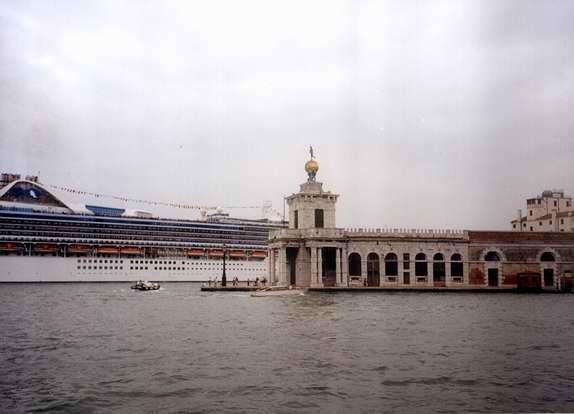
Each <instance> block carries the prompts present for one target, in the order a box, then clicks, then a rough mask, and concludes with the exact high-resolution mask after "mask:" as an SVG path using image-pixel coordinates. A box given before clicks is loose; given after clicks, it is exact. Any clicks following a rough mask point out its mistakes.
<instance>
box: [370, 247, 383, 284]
mask: <svg viewBox="0 0 574 414" xmlns="http://www.w3.org/2000/svg"><path fill="white" fill-rule="evenodd" d="M380 282H381V277H380V265H379V255H378V254H377V253H369V255H368V256H367V285H368V286H379V285H380V284H381V283H380Z"/></svg>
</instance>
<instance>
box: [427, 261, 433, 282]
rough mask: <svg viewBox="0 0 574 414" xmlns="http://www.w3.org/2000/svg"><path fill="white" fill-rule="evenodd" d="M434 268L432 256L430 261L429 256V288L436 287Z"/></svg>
mask: <svg viewBox="0 0 574 414" xmlns="http://www.w3.org/2000/svg"><path fill="white" fill-rule="evenodd" d="M433 266H434V260H432V256H430V259H429V256H427V274H428V276H427V285H429V286H433V285H434V276H433V275H434V273H433V271H434V269H433Z"/></svg>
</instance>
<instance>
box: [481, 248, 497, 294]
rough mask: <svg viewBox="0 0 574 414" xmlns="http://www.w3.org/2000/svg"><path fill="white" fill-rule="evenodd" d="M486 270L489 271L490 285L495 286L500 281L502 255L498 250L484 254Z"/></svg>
mask: <svg viewBox="0 0 574 414" xmlns="http://www.w3.org/2000/svg"><path fill="white" fill-rule="evenodd" d="M484 261H485V262H486V265H485V267H486V271H487V273H488V286H491V287H495V286H498V283H499V280H498V279H499V275H498V273H499V264H500V256H499V255H498V253H496V252H488V253H486V254H485V255H484Z"/></svg>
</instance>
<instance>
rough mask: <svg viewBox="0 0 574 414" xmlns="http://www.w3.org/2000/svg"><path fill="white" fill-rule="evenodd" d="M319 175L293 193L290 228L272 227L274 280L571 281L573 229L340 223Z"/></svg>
mask: <svg viewBox="0 0 574 414" xmlns="http://www.w3.org/2000/svg"><path fill="white" fill-rule="evenodd" d="M315 165H316V170H317V169H318V164H316V163H315ZM316 170H315V172H316ZM314 178H315V175H314V174H313V175H312V176H311V174H310V176H309V180H308V181H307V182H306V183H304V184H302V185H301V187H300V191H299V192H298V193H296V194H292V195H291V196H289V197H288V198H287V202H288V205H289V218H290V220H289V228H288V229H280V230H275V231H272V232H271V233H270V240H269V279H270V281H271V282H272V284H274V285H281V286H288V285H292V286H297V287H354V286H356V287H359V286H361V287H365V286H368V287H373V288H388V289H393V288H400V289H410V288H413V289H420V288H425V289H429V288H430V289H445V288H446V289H457V288H460V289H492V290H501V289H516V288H524V289H546V290H553V291H554V290H559V289H562V290H564V288H565V287H566V285H568V286H570V285H571V284H572V275H573V274H574V234H573V233H568V232H547V233H542V232H537V233H534V232H532V233H531V232H512V231H502V232H499V231H496V232H488V231H460V230H416V229H392V230H390V229H340V228H336V225H335V223H336V217H335V213H336V211H335V204H336V202H337V198H338V195H336V194H332V193H330V192H328V191H324V190H323V185H322V183H318V182H315V179H314ZM317 211H320V212H319V213H317Z"/></svg>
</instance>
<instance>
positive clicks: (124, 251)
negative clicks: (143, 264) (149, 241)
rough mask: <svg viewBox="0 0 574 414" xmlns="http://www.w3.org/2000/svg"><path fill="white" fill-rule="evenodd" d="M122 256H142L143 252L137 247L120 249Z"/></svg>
mask: <svg viewBox="0 0 574 414" xmlns="http://www.w3.org/2000/svg"><path fill="white" fill-rule="evenodd" d="M121 252H122V254H143V250H142V249H140V248H139V247H122V248H121Z"/></svg>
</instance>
